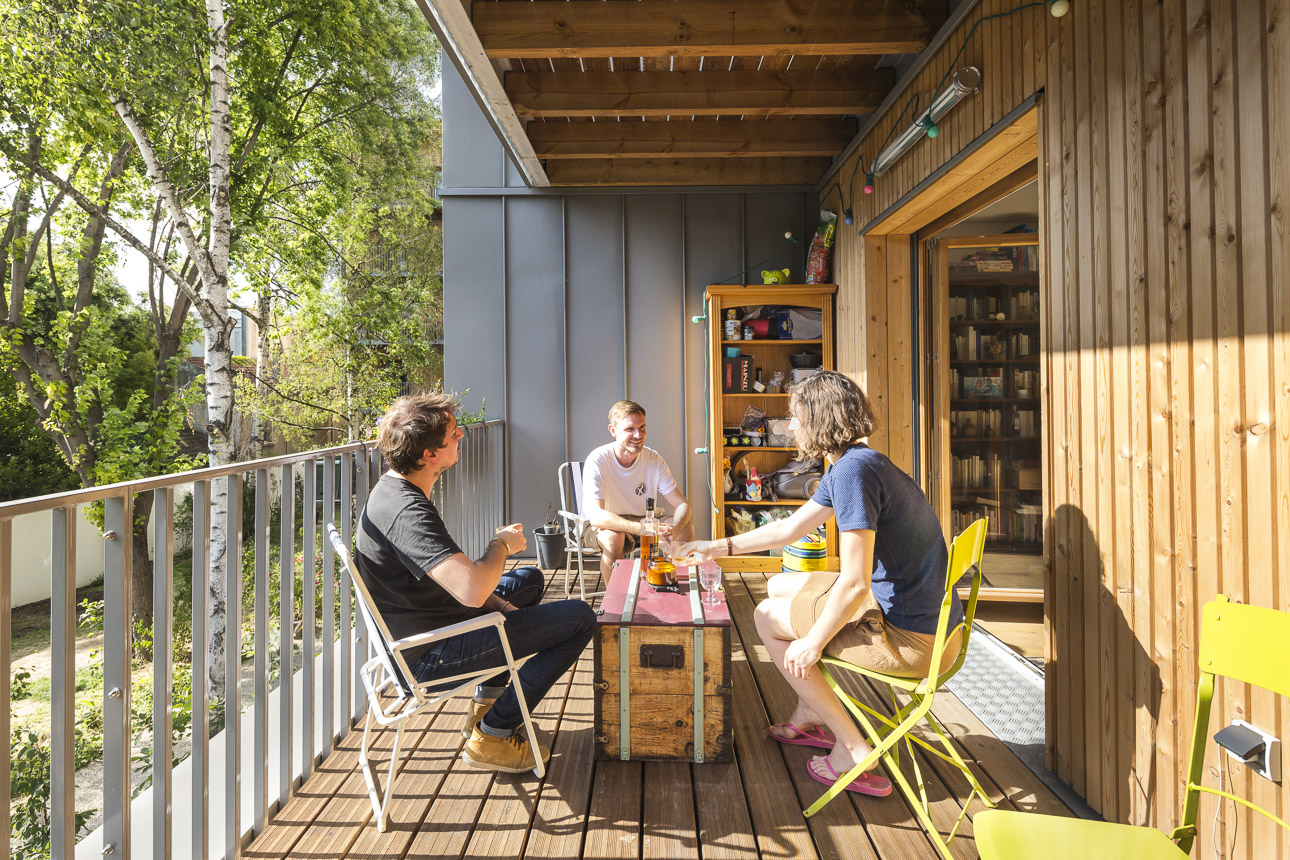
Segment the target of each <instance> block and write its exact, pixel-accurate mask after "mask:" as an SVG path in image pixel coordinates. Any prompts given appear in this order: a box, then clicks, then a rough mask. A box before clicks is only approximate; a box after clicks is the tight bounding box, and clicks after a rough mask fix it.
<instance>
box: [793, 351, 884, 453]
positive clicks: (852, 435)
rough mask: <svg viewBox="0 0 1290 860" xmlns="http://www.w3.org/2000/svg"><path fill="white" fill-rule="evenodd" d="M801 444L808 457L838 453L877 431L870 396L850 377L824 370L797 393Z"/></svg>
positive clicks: (796, 416)
mask: <svg viewBox="0 0 1290 860" xmlns="http://www.w3.org/2000/svg"><path fill="white" fill-rule="evenodd" d="M789 411H790V412H792V414H793V416H794V417H795V418H797V433H796V435H797V447H798V448H800V449H801V450H802V453H803V454H805V455H807V456H808V457H825V456H837V455H839V454H841V453H842V452H843V451H845V450H846V449H847V448H849V447H851V445H853V444H854V443H855V442H857V441H859V440H860V439H863V438H865V437H866V436H868V435H870V434H871V433H873V430H874V427H875V426H877V423H878V421H877V419H876V418H875V417H874V414H873V407H871V406H870V405H869V398H867V397H865V396H864V391H863V390H862V389H861V388H860V386H859V385H856V384H855V383H854V382H852V381H851V380H850V379H849V378H848V377H846V376H844V375H843V374H841V373H838V372H837V371H834V370H822V371H820V372H819V373H817V374H815V375H814V376H812V377H811V378H809V379H807V380H806V381H805V382H803V383H802V384H801V386H800V387H799V388H798V389H797V390H796V391H794V392H793V398H792V400H791V401H789Z"/></svg>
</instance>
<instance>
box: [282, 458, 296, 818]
mask: <svg viewBox="0 0 1290 860" xmlns="http://www.w3.org/2000/svg"><path fill="white" fill-rule="evenodd" d="M278 550H279V555H278V561H279V568H280V572H279V574H278V577H279V579H278V666H279V669H278V707H279V711H278V808H279V809H281V808H282V807H283V806H286V805H287V800H288V799H289V798H290V796H291V773H292V770H291V758H292V756H291V753H292V749H291V747H292V740H293V737H294V735H295V731H296V726H295V721H294V720H293V719H292V718H293V716H294V714H293V713H292V712H293V707H292V705H293V704H294V703H293V701H292V697H293V695H294V693H295V689H294V687H295V685H294V683H293V681H292V679H293V677H294V675H295V669H294V667H295V658H294V656H293V652H294V648H293V644H294V642H295V627H296V605H295V604H296V573H295V569H296V558H295V556H296V472H295V467H294V466H292V465H291V464H290V463H286V464H284V465H283V466H282V506H281V509H280V513H279V517H278Z"/></svg>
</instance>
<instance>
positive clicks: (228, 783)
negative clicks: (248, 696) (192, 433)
mask: <svg viewBox="0 0 1290 860" xmlns="http://www.w3.org/2000/svg"><path fill="white" fill-rule="evenodd" d="M225 535H226V536H227V541H228V543H227V546H226V547H225V549H224V856H225V857H236V856H237V855H238V854H239V853H240V845H241V838H242V827H241V823H242V804H241V797H242V767H241V758H242V742H241V741H242V720H241V716H242V703H241V696H240V693H239V691H238V686H239V683H240V682H241V676H242V671H241V665H242V476H241V475H239V474H232V475H229V476H228V522H227V528H226V529H225Z"/></svg>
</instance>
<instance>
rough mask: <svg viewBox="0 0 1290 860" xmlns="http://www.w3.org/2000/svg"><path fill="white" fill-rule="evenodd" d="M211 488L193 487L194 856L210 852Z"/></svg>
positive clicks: (199, 484) (201, 484) (202, 484)
mask: <svg viewBox="0 0 1290 860" xmlns="http://www.w3.org/2000/svg"><path fill="white" fill-rule="evenodd" d="M210 516H211V499H210V484H209V483H207V482H206V481H195V482H194V483H193V571H192V575H193V587H192V596H193V610H192V618H193V673H192V674H193V722H192V727H193V754H192V775H193V782H192V788H193V792H192V795H193V798H192V807H193V808H192V826H193V831H192V856H193V860H205V858H206V856H207V852H208V851H209V849H210V733H211V732H210V728H211V702H210V679H209V676H208V667H207V662H206V661H207V657H208V654H209V651H208V648H209V640H210V629H209V624H210V606H211V601H210V587H211V586H210V552H209V550H210Z"/></svg>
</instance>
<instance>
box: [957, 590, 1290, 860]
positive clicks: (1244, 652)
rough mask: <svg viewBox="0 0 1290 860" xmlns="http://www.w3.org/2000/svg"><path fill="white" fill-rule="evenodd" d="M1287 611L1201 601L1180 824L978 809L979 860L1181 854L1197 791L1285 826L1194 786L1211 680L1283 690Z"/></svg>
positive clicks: (1287, 678)
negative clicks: (1167, 827) (1166, 829)
mask: <svg viewBox="0 0 1290 860" xmlns="http://www.w3.org/2000/svg"><path fill="white" fill-rule="evenodd" d="M1287 650H1290V614H1288V613H1285V612H1278V611H1277V610H1275V609H1265V608H1263V607H1259V606H1246V605H1244V604H1241V603H1232V602H1231V601H1229V600H1228V599H1227V597H1226V596H1224V595H1222V594H1220V595H1219V596H1218V598H1217V599H1216V600H1212V601H1210V602H1209V603H1206V604H1205V608H1204V614H1203V616H1202V619H1201V628H1200V685H1199V689H1198V690H1197V695H1196V724H1195V726H1194V727H1193V728H1192V739H1191V768H1190V771H1189V773H1188V776H1187V794H1186V803H1185V805H1184V807H1183V818H1182V823H1181V824H1180V825H1179V826H1178V827H1176V828H1174V830H1173V832H1172V833H1170V834H1169V835H1168V836H1166V835H1165V834H1164V833H1163V832H1162V831H1159V830H1156V829H1155V828H1153V827H1133V826H1131V825H1128V824H1110V823H1107V822H1104V821H1085V820H1083V819H1079V818H1058V817H1055V816H1051V815H1040V814H1038V813H1030V812H1004V811H1002V810H994V811H990V812H982V813H981V814H980V815H978V816H977V817H976V819H975V820H974V821H973V825H974V826H975V832H976V845H977V849H978V850H979V851H980V852H981V858H982V860H1014V858H1017V860H1020V858H1030V857H1043V858H1044V860H1076V858H1079V860H1083V858H1085V857H1106V858H1113V857H1124V858H1132V860H1182V858H1185V857H1187V856H1189V855H1190V854H1191V846H1192V842H1194V841H1195V839H1196V818H1197V813H1198V812H1199V811H1200V795H1201V792H1206V793H1208V794H1216V795H1218V796H1219V797H1222V798H1225V799H1227V800H1231V801H1233V802H1235V803H1239V804H1241V805H1242V806H1246V807H1248V808H1250V809H1252V810H1254V811H1255V812H1257V813H1259V814H1260V815H1265V816H1267V817H1268V818H1269V819H1271V820H1272V821H1275V822H1276V823H1277V824H1279V825H1281V826H1282V827H1284V828H1285V829H1286V830H1290V824H1287V823H1286V822H1284V821H1282V820H1281V819H1280V818H1278V817H1276V816H1275V815H1273V814H1272V813H1271V812H1268V811H1267V810H1266V809H1263V808H1261V807H1258V806H1255V805H1254V804H1253V803H1250V802H1249V801H1247V800H1245V799H1243V798H1240V797H1236V796H1234V795H1232V794H1229V793H1227V792H1226V791H1220V790H1218V789H1214V788H1207V787H1205V786H1203V785H1201V784H1200V780H1201V777H1202V776H1203V775H1204V769H1205V743H1206V741H1207V740H1208V738H1209V712H1210V704H1211V703H1212V702H1213V699H1214V678H1215V677H1216V676H1222V677H1224V678H1231V679H1233V680H1236V681H1242V682H1244V683H1246V684H1252V685H1254V686H1257V687H1262V688H1264V689H1265V690H1271V691H1272V692H1274V693H1276V694H1278V695H1280V696H1290V661H1287V660H1286V652H1287Z"/></svg>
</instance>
